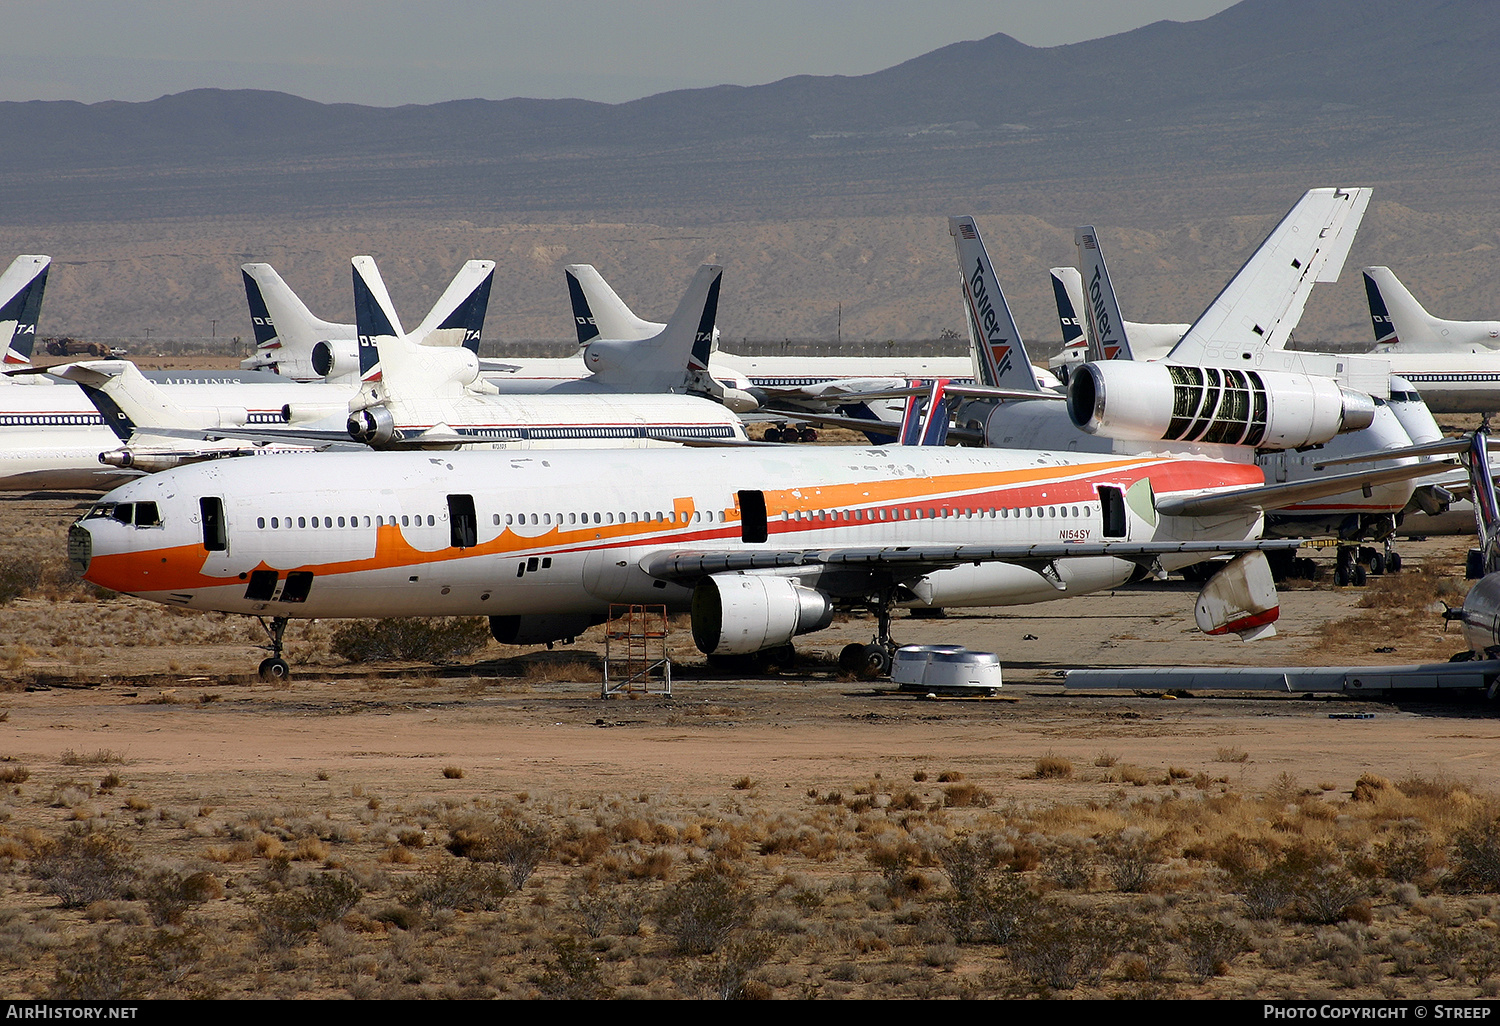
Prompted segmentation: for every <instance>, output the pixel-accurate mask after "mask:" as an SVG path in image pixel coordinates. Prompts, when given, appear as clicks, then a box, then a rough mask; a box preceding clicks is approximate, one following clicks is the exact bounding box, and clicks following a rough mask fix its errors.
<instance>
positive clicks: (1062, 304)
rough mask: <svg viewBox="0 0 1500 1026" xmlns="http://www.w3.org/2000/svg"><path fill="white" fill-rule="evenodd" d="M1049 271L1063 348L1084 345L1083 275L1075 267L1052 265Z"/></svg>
mask: <svg viewBox="0 0 1500 1026" xmlns="http://www.w3.org/2000/svg"><path fill="white" fill-rule="evenodd" d="M1049 273H1050V274H1051V276H1052V300H1053V302H1054V303H1056V304H1057V326H1058V327H1059V328H1060V329H1061V330H1062V342H1063V348H1064V349H1071V348H1074V347H1080V348H1082V347H1086V346H1087V345H1088V344H1089V340H1088V339H1087V338H1086V337H1085V336H1084V333H1083V276H1082V275H1081V274H1079V273H1078V268H1076V267H1053V268H1050V270H1049Z"/></svg>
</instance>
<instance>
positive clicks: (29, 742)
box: [0, 495, 1500, 998]
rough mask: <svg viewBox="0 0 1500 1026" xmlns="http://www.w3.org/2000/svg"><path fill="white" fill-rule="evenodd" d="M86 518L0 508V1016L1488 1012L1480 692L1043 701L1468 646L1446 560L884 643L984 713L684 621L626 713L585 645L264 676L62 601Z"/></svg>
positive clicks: (842, 631) (1110, 598)
mask: <svg viewBox="0 0 1500 1026" xmlns="http://www.w3.org/2000/svg"><path fill="white" fill-rule="evenodd" d="M90 501H91V498H90V497H89V496H82V495H76V496H75V495H65V496H50V495H38V496H15V497H10V498H8V499H5V500H4V501H3V502H0V528H3V531H0V534H3V537H4V538H6V539H7V540H6V541H5V542H4V543H3V552H4V555H5V556H6V557H7V558H10V559H12V560H14V559H16V558H19V559H20V560H21V562H22V563H24V564H25V565H29V566H34V567H35V568H36V573H35V574H34V582H33V584H32V586H31V587H29V588H28V589H27V590H25V591H24V592H23V593H22V594H21V595H19V596H18V597H16V598H15V599H14V600H12V601H11V602H9V603H8V604H7V605H5V606H4V607H3V610H4V612H3V615H4V617H5V623H6V629H5V632H4V634H3V643H0V660H3V667H4V669H3V676H0V681H3V690H4V694H3V695H0V781H3V783H4V788H5V793H4V798H3V801H0V887H4V889H5V895H6V897H5V900H4V901H3V902H0V933H3V935H4V936H5V943H4V945H3V947H0V951H3V952H4V954H3V956H0V993H4V994H5V995H6V996H7V997H13V998H21V997H47V996H51V997H293V996H309V997H337V996H353V997H416V996H421V997H492V996H498V997H585V996H615V997H627V998H628V997H648V998H662V997H712V996H720V997H771V998H787V997H791V998H801V997H941V996H950V997H984V996H1009V997H1017V996H1052V997H1063V996H1080V997H1104V996H1148V997H1178V998H1187V997H1258V998H1265V997H1307V996H1331V997H1380V996H1386V997H1398V996H1408V997H1415V996H1444V997H1449V998H1474V997H1480V996H1493V995H1494V994H1495V993H1497V992H1500V982H1497V980H1500V978H1497V977H1496V976H1495V975H1494V974H1495V972H1496V970H1497V968H1500V945H1497V943H1496V921H1497V920H1496V914H1497V911H1500V900H1497V896H1496V891H1497V889H1500V879H1496V874H1495V866H1496V865H1497V864H1500V863H1492V862H1490V861H1486V860H1489V859H1494V858H1495V857H1496V855H1497V852H1500V831H1497V827H1496V820H1495V813H1496V809H1497V807H1500V806H1497V804H1496V798H1495V796H1496V795H1497V794H1500V748H1497V747H1496V746H1492V745H1491V742H1492V741H1494V740H1495V739H1496V738H1497V737H1500V727H1497V726H1496V724H1495V720H1494V718H1493V714H1492V711H1491V709H1490V707H1489V706H1488V705H1487V704H1486V703H1484V702H1483V701H1462V700H1451V701H1445V702H1436V701H1431V700H1414V701H1403V702H1400V703H1391V702H1380V701H1368V700H1353V699H1348V698H1342V697H1339V698H1306V697H1301V698H1299V697H1292V696H1285V695H1275V696H1265V695H1261V696H1244V695H1240V696H1210V695H1179V694H1173V693H1171V692H1169V691H1163V692H1162V693H1156V694H1094V693H1079V692H1070V691H1068V690H1066V689H1065V688H1063V687H1062V685H1061V684H1060V678H1059V671H1061V670H1063V669H1065V668H1068V667H1072V666H1080V665H1187V664H1200V663H1202V664H1217V663H1224V664H1244V663H1264V664H1276V665H1281V664H1285V665H1299V664H1314V663H1318V664H1329V663H1332V664H1357V663H1369V662H1396V663H1404V662H1421V661H1431V660H1441V659H1445V658H1447V656H1448V655H1450V654H1452V653H1453V652H1454V651H1456V650H1457V649H1458V648H1460V647H1461V644H1460V642H1459V641H1458V638H1457V635H1456V634H1453V633H1449V634H1444V633H1443V630H1442V621H1441V617H1440V615H1439V611H1440V609H1441V605H1440V602H1441V601H1442V600H1444V599H1446V600H1447V601H1449V602H1457V601H1458V600H1459V598H1460V597H1461V595H1462V593H1463V582H1462V581H1461V580H1460V579H1459V578H1461V569H1460V568H1461V565H1462V556H1463V551H1464V548H1465V547H1466V546H1467V540H1466V539H1462V538H1434V539H1431V540H1427V541H1419V542H1405V543H1403V544H1402V546H1401V548H1402V552H1403V555H1404V556H1405V558H1406V567H1405V568H1404V569H1403V570H1402V572H1401V573H1399V574H1393V575H1387V576H1385V577H1383V578H1373V579H1372V583H1371V584H1370V585H1369V586H1368V587H1366V588H1363V589H1356V588H1345V589H1336V588H1333V587H1332V586H1331V584H1329V583H1328V578H1329V577H1330V576H1331V575H1330V574H1329V573H1327V572H1326V571H1327V570H1328V568H1329V567H1330V566H1331V561H1332V560H1331V551H1322V552H1319V553H1317V554H1316V555H1317V558H1318V559H1319V561H1320V562H1321V564H1322V565H1323V566H1324V568H1325V573H1324V575H1323V579H1322V580H1321V581H1317V582H1313V583H1310V584H1298V585H1291V586H1288V587H1287V588H1286V590H1285V591H1284V592H1283V616H1282V620H1281V624H1280V627H1281V631H1280V634H1279V635H1278V637H1277V638H1275V639H1270V640H1268V641H1263V642H1257V643H1255V644H1253V645H1247V644H1243V643H1240V642H1237V641H1232V640H1231V641H1225V640H1222V639H1213V638H1207V637H1204V636H1202V635H1201V634H1198V633H1197V632H1196V630H1194V629H1193V626H1192V616H1191V604H1192V598H1193V595H1194V590H1193V586H1190V585H1184V584H1167V585H1142V586H1136V587H1133V588H1129V589H1123V590H1120V591H1118V592H1113V593H1105V594H1101V595H1096V596H1090V597H1083V598H1076V599H1071V600H1069V601H1065V602H1058V603H1054V604H1051V605H1047V606H1040V607H1032V608H1021V609H1015V610H1005V611H999V612H996V611H992V610H954V611H951V613H950V615H949V616H948V617H947V618H945V619H938V620H930V619H922V620H918V619H906V618H903V619H900V620H898V621H897V637H898V640H901V641H906V642H915V641H921V642H939V641H941V642H957V643H962V644H965V645H968V646H970V647H972V648H980V649H986V650H990V651H995V652H997V653H999V654H1000V656H1001V659H1002V662H1003V664H1004V667H1005V674H1006V687H1005V694H1004V695H1003V697H1002V698H1000V699H988V700H936V701H931V700H923V699H919V698H915V697H908V696H895V695H891V694H889V693H883V692H885V691H886V689H883V688H880V687H877V686H874V685H872V684H870V683H868V682H862V681H857V680H853V679H849V678H847V677H841V676H840V674H839V673H838V672H837V668H836V660H835V658H834V657H835V655H836V653H837V652H838V650H839V648H840V647H841V646H842V645H843V644H845V643H847V642H849V641H863V640H867V639H868V637H869V634H870V630H871V623H870V622H869V621H868V620H867V619H864V618H859V617H856V618H852V619H850V620H847V621H844V622H841V623H838V624H836V625H835V626H834V627H832V628H830V629H828V630H826V631H824V632H820V633H819V634H816V635H812V636H809V637H807V638H805V639H799V649H800V650H801V652H802V654H803V657H804V658H803V661H802V663H801V664H800V665H799V666H798V667H796V668H794V669H792V670H789V671H786V672H783V673H780V674H778V675H775V676H771V677H761V678H756V679H737V678H731V677H726V676H725V675H723V674H721V673H716V672H714V671H711V670H710V669H709V668H708V667H707V666H706V665H705V664H704V662H703V660H702V658H701V657H700V656H697V655H696V653H695V652H694V651H693V650H692V646H691V641H690V638H689V633H688V631H687V630H686V627H685V625H683V624H681V623H676V624H675V626H674V631H673V638H672V641H671V647H672V653H673V659H674V662H675V664H676V665H675V667H674V680H673V684H672V689H671V691H672V693H671V696H670V697H667V696H664V695H660V694H646V693H636V694H630V695H626V696H622V697H616V698H612V699H608V700H603V699H601V698H600V684H599V680H600V667H601V662H600V657H601V654H602V649H603V645H602V641H601V632H600V631H598V630H596V631H594V632H590V634H589V635H588V636H586V637H584V638H582V639H580V642H579V644H577V645H575V646H559V647H558V648H557V649H556V650H555V651H551V652H547V651H544V650H525V649H515V648H504V647H502V646H499V645H497V644H495V643H494V642H492V641H491V642H489V643H488V644H487V645H485V646H484V647H482V648H480V649H478V650H476V651H474V652H472V653H469V654H467V655H462V656H457V657H455V658H453V659H452V660H451V661H448V662H445V663H443V664H441V665H435V664H432V663H418V662H410V661H408V662H349V661H347V660H346V659H344V658H342V657H340V656H339V655H338V654H337V652H338V651H339V650H340V643H339V631H340V628H341V626H342V625H340V624H337V623H333V622H319V623H314V624H311V625H295V626H293V628H291V630H289V632H288V638H289V642H290V644H289V657H290V659H291V661H292V663H293V665H294V672H295V675H294V677H293V679H292V680H290V681H289V682H286V683H282V684H278V685H269V684H265V683H262V682H260V681H259V680H258V679H257V678H256V677H255V676H254V668H255V666H256V663H257V662H258V660H259V658H260V657H261V652H260V651H259V650H258V649H257V647H256V646H257V645H259V644H260V643H261V640H262V639H261V636H260V628H259V627H258V626H257V625H256V624H255V623H254V621H251V620H247V619H245V618H238V617H222V616H216V615H200V614H193V613H185V612H183V611H180V610H173V609H167V608H163V607H159V606H154V605H151V604H149V603H144V602H139V601H137V600H134V599H130V598H126V597H119V596H108V595H101V594H99V593H98V592H97V591H96V590H94V589H93V588H92V587H91V586H89V585H87V584H83V583H80V582H78V581H77V580H76V579H75V578H73V577H71V576H70V574H69V572H68V570H67V569H66V565H65V563H64V561H63V560H62V555H61V554H62V550H63V543H62V539H63V537H64V535H65V532H66V526H67V524H68V523H69V522H70V521H71V519H72V518H73V517H75V516H76V515H78V513H79V512H80V511H81V510H82V509H84V508H86V507H87V505H88V503H89V502H90ZM7 565H14V563H11V564H7ZM1486 867H1488V868H1486ZM1487 873H1488V875H1486V874H1487ZM1085 924H1087V925H1086V926H1085Z"/></svg>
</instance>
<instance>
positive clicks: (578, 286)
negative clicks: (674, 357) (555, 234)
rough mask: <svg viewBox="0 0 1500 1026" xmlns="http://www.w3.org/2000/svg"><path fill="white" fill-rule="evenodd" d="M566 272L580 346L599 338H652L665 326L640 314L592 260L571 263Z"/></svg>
mask: <svg viewBox="0 0 1500 1026" xmlns="http://www.w3.org/2000/svg"><path fill="white" fill-rule="evenodd" d="M567 276H568V296H569V298H570V299H572V301H573V321H574V324H575V326H576V327H577V329H578V344H579V345H580V346H586V345H588V344H589V343H590V342H592V341H593V340H594V339H596V338H610V339H626V340H629V339H645V338H650V337H651V336H653V335H656V334H659V333H660V332H661V330H662V329H663V328H665V327H666V325H665V324H660V323H657V322H656V321H647V320H642V319H641V318H639V317H637V316H636V315H635V313H634V312H633V311H632V310H631V309H630V307H628V306H626V305H625V301H624V300H623V299H621V298H620V297H619V296H618V295H616V293H615V290H614V289H612V288H610V286H609V282H607V281H605V280H604V276H603V275H601V274H600V273H599V272H598V270H596V269H595V268H594V265H593V264H569V265H568V266H567Z"/></svg>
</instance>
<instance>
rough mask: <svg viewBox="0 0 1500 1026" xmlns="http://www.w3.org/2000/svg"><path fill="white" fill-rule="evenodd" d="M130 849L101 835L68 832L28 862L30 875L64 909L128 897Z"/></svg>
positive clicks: (131, 879) (131, 876) (131, 871)
mask: <svg viewBox="0 0 1500 1026" xmlns="http://www.w3.org/2000/svg"><path fill="white" fill-rule="evenodd" d="M130 851H131V849H130V845H129V844H128V843H127V842H125V841H124V840H122V839H121V838H119V837H116V836H114V835H113V834H109V833H105V832H102V831H91V830H70V831H68V832H67V833H65V834H63V836H62V837H61V838H60V839H59V840H57V841H56V842H53V843H50V844H46V845H45V846H44V849H43V851H42V852H41V853H40V854H39V855H38V856H37V857H36V858H33V859H32V860H31V872H32V875H33V876H35V877H37V879H39V880H41V881H42V887H43V889H44V890H46V891H47V892H48V893H50V894H55V895H57V897H58V898H59V899H60V900H61V901H62V905H63V907H64V908H82V907H83V906H85V905H87V904H89V903H90V902H93V901H113V900H117V899H120V898H124V897H128V896H129V895H130V894H131V891H132V889H133V887H134V886H135V883H136V871H135V867H134V865H133V863H132V861H131V858H130Z"/></svg>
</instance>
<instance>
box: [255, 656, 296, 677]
mask: <svg viewBox="0 0 1500 1026" xmlns="http://www.w3.org/2000/svg"><path fill="white" fill-rule="evenodd" d="M291 675H292V667H291V664H289V663H288V662H287V661H286V660H285V659H262V660H261V663H260V679H261V680H264V681H271V682H276V681H283V680H286V679H287V678H288V677H290V676H291Z"/></svg>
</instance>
